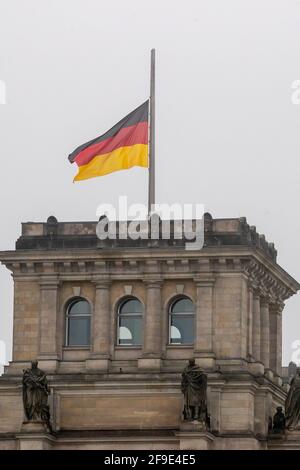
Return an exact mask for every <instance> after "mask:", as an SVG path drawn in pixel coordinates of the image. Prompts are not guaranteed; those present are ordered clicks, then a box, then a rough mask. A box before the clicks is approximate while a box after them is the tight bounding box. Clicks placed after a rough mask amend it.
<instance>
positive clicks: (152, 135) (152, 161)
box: [148, 49, 155, 215]
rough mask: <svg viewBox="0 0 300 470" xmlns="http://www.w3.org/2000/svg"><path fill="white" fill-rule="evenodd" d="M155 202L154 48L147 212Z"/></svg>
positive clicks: (149, 211) (152, 58)
mask: <svg viewBox="0 0 300 470" xmlns="http://www.w3.org/2000/svg"><path fill="white" fill-rule="evenodd" d="M154 204H155V49H151V70H150V140H149V185H148V214H149V215H150V214H151V208H152V205H154Z"/></svg>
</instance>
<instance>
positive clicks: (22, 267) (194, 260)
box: [0, 247, 300, 301]
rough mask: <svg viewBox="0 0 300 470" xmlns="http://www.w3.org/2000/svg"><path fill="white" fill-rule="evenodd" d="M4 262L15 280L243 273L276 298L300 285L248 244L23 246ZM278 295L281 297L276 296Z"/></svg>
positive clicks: (4, 254) (5, 254)
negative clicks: (193, 247)
mask: <svg viewBox="0 0 300 470" xmlns="http://www.w3.org/2000/svg"><path fill="white" fill-rule="evenodd" d="M0 259H1V260H2V263H3V264H5V265H6V266H7V268H8V269H10V270H11V271H12V272H13V275H14V278H15V279H20V280H26V279H27V280H29V278H32V279H39V278H41V277H43V276H49V275H50V276H52V275H54V276H55V275H57V276H59V278H60V280H80V279H82V280H93V279H94V277H95V276H98V275H101V276H106V277H107V276H109V277H110V278H111V279H112V280H114V279H122V278H123V279H124V276H126V279H128V280H130V279H142V278H143V276H145V275H146V274H147V275H148V274H149V275H151V274H152V275H154V274H159V275H161V276H162V278H163V279H179V278H181V279H188V278H197V277H198V276H199V275H201V276H202V275H204V277H205V276H207V275H209V276H211V277H215V276H218V275H219V274H224V273H226V274H228V275H233V274H234V273H235V274H239V273H243V274H244V275H245V276H246V277H247V279H248V281H249V284H250V286H251V287H252V288H253V289H254V290H255V291H256V290H259V291H260V292H261V294H262V295H267V294H268V295H270V296H271V297H272V298H273V300H274V301H278V300H279V301H284V300H285V299H287V298H288V297H290V296H291V295H292V294H294V293H296V292H297V290H298V289H299V288H300V286H299V284H298V283H297V282H296V281H295V279H293V278H292V277H291V276H290V275H289V274H288V273H286V272H285V271H284V270H283V269H282V268H281V267H280V266H279V265H278V264H277V263H274V262H272V261H271V260H270V259H269V258H267V257H266V256H265V255H264V254H263V253H262V252H261V251H259V250H253V249H249V247H214V248H213V247H209V248H204V249H203V250H201V251H195V252H191V251H189V252H188V251H186V250H175V251H173V250H155V253H154V251H153V250H125V251H124V250H123V251H122V250H119V251H118V253H117V252H116V251H105V252H104V251H102V250H67V251H63V250H61V251H55V250H54V251H50V250H45V251H36V250H26V251H25V250H24V251H22V250H18V251H6V252H0ZM275 293H276V295H275Z"/></svg>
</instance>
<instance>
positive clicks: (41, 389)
mask: <svg viewBox="0 0 300 470" xmlns="http://www.w3.org/2000/svg"><path fill="white" fill-rule="evenodd" d="M22 384H23V404H24V411H25V416H26V418H27V420H28V421H42V422H43V423H44V424H46V425H47V427H48V429H49V430H50V431H51V426H50V412H49V406H48V395H49V393H50V390H49V387H48V382H47V377H46V375H45V373H44V372H43V371H42V370H41V369H39V368H38V361H32V362H31V368H30V369H26V370H24V371H23V380H22Z"/></svg>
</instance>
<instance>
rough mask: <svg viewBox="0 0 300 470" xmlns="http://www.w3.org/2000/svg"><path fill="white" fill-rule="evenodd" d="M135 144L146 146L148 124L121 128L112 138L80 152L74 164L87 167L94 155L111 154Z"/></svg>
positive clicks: (140, 123) (145, 122) (142, 123)
mask: <svg viewBox="0 0 300 470" xmlns="http://www.w3.org/2000/svg"><path fill="white" fill-rule="evenodd" d="M135 144H148V122H147V121H144V122H139V123H138V124H135V125H133V126H128V127H123V128H122V129H120V130H119V132H118V133H117V134H116V135H115V136H114V137H109V138H108V139H105V140H103V141H102V142H98V143H97V144H94V145H91V146H90V147H87V148H86V149H84V150H82V151H81V152H80V153H79V154H78V155H77V157H76V158H75V162H76V163H77V165H78V166H82V165H87V164H88V163H89V162H90V161H91V160H92V159H93V158H94V157H95V156H96V155H103V154H107V153H110V152H112V151H113V150H116V149H118V148H120V147H125V146H131V145H135Z"/></svg>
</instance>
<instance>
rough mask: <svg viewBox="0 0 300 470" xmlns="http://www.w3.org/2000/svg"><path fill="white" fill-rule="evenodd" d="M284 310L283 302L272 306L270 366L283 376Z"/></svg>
mask: <svg viewBox="0 0 300 470" xmlns="http://www.w3.org/2000/svg"><path fill="white" fill-rule="evenodd" d="M282 310H283V305H282V304H281V303H274V304H272V305H271V308H270V368H271V369H272V370H273V371H274V372H275V373H276V374H277V375H279V376H280V377H281V376H282Z"/></svg>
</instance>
